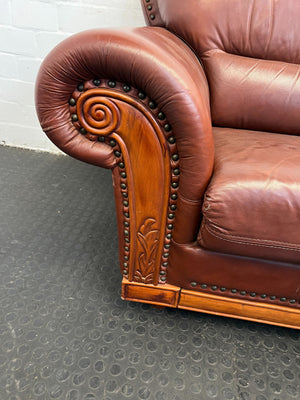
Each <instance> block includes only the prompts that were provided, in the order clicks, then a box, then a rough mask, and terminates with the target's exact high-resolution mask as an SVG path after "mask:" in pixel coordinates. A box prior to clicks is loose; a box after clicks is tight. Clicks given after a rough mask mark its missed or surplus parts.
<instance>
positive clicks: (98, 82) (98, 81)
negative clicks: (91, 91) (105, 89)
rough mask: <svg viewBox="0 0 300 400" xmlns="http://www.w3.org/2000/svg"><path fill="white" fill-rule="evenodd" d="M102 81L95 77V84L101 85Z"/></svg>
mask: <svg viewBox="0 0 300 400" xmlns="http://www.w3.org/2000/svg"><path fill="white" fill-rule="evenodd" d="M100 83H101V81H100V79H94V80H93V84H94V85H95V86H99V85H100Z"/></svg>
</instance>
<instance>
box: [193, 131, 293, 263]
mask: <svg viewBox="0 0 300 400" xmlns="http://www.w3.org/2000/svg"><path fill="white" fill-rule="evenodd" d="M214 137H215V163H214V166H215V167H214V174H213V177H212V180H211V182H210V184H209V186H208V188H207V191H206V193H205V198H204V203H203V220H202V225H201V229H200V232H199V236H198V242H199V244H200V245H201V246H203V247H204V248H207V249H210V250H214V251H218V252H224V253H231V254H236V255H243V256H248V257H259V258H266V259H270V260H274V261H275V260H276V261H282V262H293V263H296V264H300V234H299V220H300V152H299V148H300V137H298V136H296V137H295V136H292V135H278V134H274V133H266V132H256V131H246V130H238V129H228V128H214Z"/></svg>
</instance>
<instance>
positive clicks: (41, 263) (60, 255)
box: [0, 146, 300, 400]
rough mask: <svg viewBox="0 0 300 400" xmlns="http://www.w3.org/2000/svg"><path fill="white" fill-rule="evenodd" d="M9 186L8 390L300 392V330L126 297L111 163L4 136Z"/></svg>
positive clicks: (230, 397) (225, 395) (1, 164)
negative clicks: (17, 144) (8, 142)
mask: <svg viewBox="0 0 300 400" xmlns="http://www.w3.org/2000/svg"><path fill="white" fill-rule="evenodd" d="M0 185H1V186H0V201H1V207H0V213H1V216H0V239H1V246H0V400H7V399H8V400H35V399H37V400H48V399H49V400H51V399H64V400H92V399H101V400H102V399H103V400H119V399H134V400H144V399H153V400H182V399H185V400H209V399H217V400H223V399H224V400H234V399H236V400H289V399H298V400H299V399H300V340H299V332H298V331H296V330H292V329H284V328H278V327H274V326H267V325H263V324H256V323H251V322H244V321H239V320H233V319H226V318H221V317H214V316H209V315H205V314H200V313H196V312H187V311H183V310H173V309H162V310H158V309H155V308H153V307H151V306H148V305H143V304H138V303H129V302H125V301H122V300H121V299H120V287H121V274H120V272H119V267H118V251H117V245H118V243H117V235H116V219H115V208H114V198H113V191H112V184H111V173H110V171H106V170H101V169H99V168H97V167H93V166H89V165H87V164H84V163H81V162H79V161H76V160H73V159H71V158H70V157H64V156H59V155H53V154H47V153H38V152H33V151H28V150H22V149H14V148H9V147H3V146H2V147H0ZM283 279H284V277H283Z"/></svg>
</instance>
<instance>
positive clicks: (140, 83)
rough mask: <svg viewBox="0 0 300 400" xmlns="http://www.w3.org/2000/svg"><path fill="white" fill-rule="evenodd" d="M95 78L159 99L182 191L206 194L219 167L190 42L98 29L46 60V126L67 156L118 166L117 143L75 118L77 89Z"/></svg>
mask: <svg viewBox="0 0 300 400" xmlns="http://www.w3.org/2000/svg"><path fill="white" fill-rule="evenodd" d="M94 78H100V79H113V80H117V81H120V82H124V83H127V84H129V85H132V86H133V87H136V88H138V89H139V90H141V91H144V92H145V93H147V95H148V96H149V97H150V98H151V99H153V100H154V101H155V102H156V103H157V104H158V106H159V108H160V109H161V110H162V111H163V112H164V113H165V115H166V116H167V118H168V121H169V122H170V124H171V125H172V129H173V133H174V136H175V137H176V142H177V146H178V151H179V153H180V160H181V166H180V169H181V174H182V185H181V191H182V195H184V196H185V197H186V198H187V199H190V200H193V201H194V200H199V199H200V197H201V196H202V193H203V190H204V189H205V186H206V184H207V182H208V180H209V178H210V176H211V172H212V167H213V138H212V128H211V119H210V108H209V91H208V85H207V81H206V78H205V75H204V72H203V70H202V68H201V65H200V63H199V60H198V59H197V57H196V56H195V55H194V53H193V52H192V51H191V50H190V48H189V47H188V46H187V45H186V44H185V43H184V42H182V41H181V40H180V39H179V38H177V37H176V36H175V35H173V34H172V33H170V32H168V31H166V30H164V29H162V28H158V27H143V28H133V29H96V30H89V31H85V32H81V33H79V34H76V35H73V36H71V37H70V38H68V39H66V40H64V41H63V42H61V43H60V44H59V45H58V46H56V47H55V48H54V49H53V50H52V52H51V53H50V54H49V55H48V56H47V57H46V59H45V60H44V62H43V64H42V66H41V68H40V71H39V74H38V78H37V82H36V108H37V113H38V117H39V120H40V123H41V126H42V128H43V130H44V131H45V132H46V134H47V135H48V136H49V138H50V139H51V140H52V141H53V142H54V143H55V144H56V145H57V146H58V147H59V148H61V149H62V150H63V151H64V152H66V153H67V154H69V155H71V156H73V157H75V158H78V159H81V160H84V161H86V162H89V163H91V164H95V165H99V166H102V167H106V168H113V167H114V165H115V159H114V155H113V151H112V149H111V148H110V147H109V146H107V145H106V144H104V143H101V142H91V141H89V140H88V139H86V138H85V137H84V136H82V135H81V134H80V133H79V132H78V131H77V130H76V129H75V127H74V125H73V124H72V122H71V119H70V112H69V104H68V102H69V99H70V96H71V94H72V93H73V91H74V89H75V88H76V86H77V85H78V84H79V83H80V82H83V81H87V80H91V79H94Z"/></svg>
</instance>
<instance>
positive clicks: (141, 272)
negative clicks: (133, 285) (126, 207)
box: [135, 218, 159, 283]
mask: <svg viewBox="0 0 300 400" xmlns="http://www.w3.org/2000/svg"><path fill="white" fill-rule="evenodd" d="M155 223H156V221H155V219H153V218H147V219H146V220H145V221H144V223H143V224H142V225H141V227H140V230H139V232H138V234H137V236H138V241H139V243H140V245H141V246H140V247H141V248H142V251H141V252H140V253H139V254H138V265H139V267H138V269H137V270H136V274H135V279H136V280H137V281H138V282H143V283H152V282H153V272H154V265H155V257H156V252H157V244H158V237H159V232H158V230H157V229H153V225H154V224H155Z"/></svg>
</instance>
